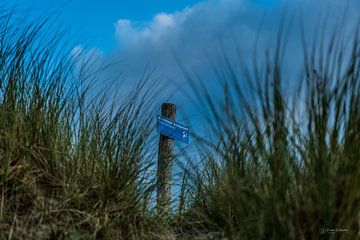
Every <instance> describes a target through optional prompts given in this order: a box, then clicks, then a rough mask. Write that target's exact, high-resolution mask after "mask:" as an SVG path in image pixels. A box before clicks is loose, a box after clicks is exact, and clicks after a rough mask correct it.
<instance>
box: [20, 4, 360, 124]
mask: <svg viewBox="0 0 360 240" xmlns="http://www.w3.org/2000/svg"><path fill="white" fill-rule="evenodd" d="M25 2H26V3H29V6H31V8H33V9H35V11H38V12H41V11H45V10H47V9H49V8H50V9H56V8H58V7H59V6H62V4H63V3H64V1H60V0H37V1H33V2H32V0H27V1H25ZM59 12H60V14H59V21H61V22H63V25H64V26H66V27H70V28H71V29H72V31H80V35H83V36H85V37H88V38H86V39H87V40H86V41H81V40H79V41H77V42H75V46H74V48H73V49H72V54H74V55H77V54H79V53H82V52H84V51H87V52H88V53H90V54H85V55H84V57H85V58H86V57H88V56H89V55H91V56H92V59H93V61H94V65H93V67H94V66H95V67H99V66H104V65H107V64H111V63H114V62H116V63H118V64H116V65H114V66H112V67H110V68H108V69H106V70H105V71H104V72H103V73H101V76H100V77H99V78H100V79H101V81H102V83H104V82H106V81H109V79H112V76H116V75H117V74H118V73H120V72H122V73H123V75H122V77H120V78H118V79H116V80H115V81H117V83H121V84H122V87H121V88H120V89H116V91H119V92H126V91H128V90H129V88H131V86H133V85H134V84H136V82H137V81H138V80H139V78H140V77H141V75H142V73H143V71H144V70H145V69H148V70H149V69H150V70H153V69H155V72H154V75H153V78H154V79H156V80H157V81H159V82H160V83H162V84H165V85H166V86H167V87H168V90H169V91H168V92H166V93H165V92H164V95H163V96H161V97H163V98H164V99H165V98H167V97H168V95H167V94H168V93H169V92H172V91H176V90H178V89H181V91H176V94H175V95H174V96H172V98H171V101H173V102H175V103H176V104H178V105H179V106H181V107H183V108H184V111H183V112H187V114H188V115H195V116H196V114H197V113H196V111H195V110H194V109H193V108H192V107H191V106H192V101H191V100H189V98H188V97H187V96H186V91H187V89H188V87H187V83H186V81H185V80H184V76H183V73H182V72H181V70H180V68H179V64H178V63H177V61H176V59H177V60H178V61H180V62H181V63H182V64H183V65H184V66H185V67H186V68H187V69H188V70H190V71H192V72H196V73H198V74H199V75H200V76H201V77H202V78H203V79H205V82H206V84H207V85H208V86H209V88H212V90H211V91H212V94H214V96H215V95H216V94H217V91H216V90H217V87H216V84H215V80H214V76H213V75H212V72H213V71H212V70H213V67H211V64H210V63H209V60H211V61H213V62H215V64H221V61H219V59H220V58H221V54H222V53H223V52H226V54H227V55H228V56H229V58H230V59H231V61H232V62H233V63H234V65H236V63H237V60H238V59H236V56H235V55H237V53H238V52H237V50H239V51H240V52H241V55H242V58H243V59H245V61H247V60H250V59H251V58H252V56H253V50H254V48H255V42H256V41H255V40H256V39H260V40H259V42H258V43H257V44H258V45H257V46H258V48H259V49H260V51H261V49H265V48H267V47H271V46H273V44H272V42H273V41H274V40H275V39H276V36H277V34H278V30H279V26H280V25H281V24H284V25H285V26H287V27H289V29H290V30H289V31H287V32H286V34H287V36H286V38H287V42H288V48H289V51H288V52H289V54H288V56H287V61H286V63H285V64H287V67H288V68H289V73H290V72H291V73H295V72H296V71H297V69H296V67H297V66H298V65H299V64H297V63H299V61H301V52H302V51H301V44H300V31H299V25H300V24H299V23H300V21H302V22H303V24H304V26H305V29H306V33H308V36H309V39H311V36H312V34H313V33H314V32H316V31H319V29H321V28H322V27H323V23H324V21H323V20H324V19H325V18H326V17H327V18H326V19H327V23H328V25H329V26H336V23H337V22H338V20H339V17H340V16H343V13H344V12H346V17H347V18H348V21H349V22H350V23H351V24H355V22H356V20H357V17H358V14H359V12H360V1H359V0H316V1H315V0H203V1H199V0H103V1H88V0H87V1H86V0H71V1H68V2H66V4H65V5H64V6H63V7H62V8H61V9H60V10H59ZM330 28H331V27H330ZM257 37H258V38H257ZM80 39H81V38H80ZM89 39H90V40H89ZM235 53H236V54H235ZM235 68H236V66H235ZM289 84H290V83H289ZM193 119H196V117H194V118H193Z"/></svg>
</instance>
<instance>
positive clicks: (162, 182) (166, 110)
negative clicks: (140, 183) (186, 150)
mask: <svg viewBox="0 0 360 240" xmlns="http://www.w3.org/2000/svg"><path fill="white" fill-rule="evenodd" d="M161 115H162V116H163V117H166V118H168V119H171V120H173V121H175V120H176V105H175V104H172V103H163V104H162V106H161ZM173 158H174V140H173V139H171V138H169V137H167V136H164V135H160V140H159V150H158V168H157V183H156V186H157V195H156V200H157V210H158V213H168V212H169V208H170V200H171V180H172V177H171V170H172V165H173V164H172V163H173Z"/></svg>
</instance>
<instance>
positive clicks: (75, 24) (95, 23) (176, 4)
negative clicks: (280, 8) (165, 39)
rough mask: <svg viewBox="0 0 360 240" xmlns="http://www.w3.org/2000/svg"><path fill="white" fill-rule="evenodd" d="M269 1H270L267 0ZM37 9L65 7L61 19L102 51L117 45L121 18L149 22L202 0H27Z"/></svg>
mask: <svg viewBox="0 0 360 240" xmlns="http://www.w3.org/2000/svg"><path fill="white" fill-rule="evenodd" d="M267 1H268V0H267ZM24 2H25V4H24V5H25V6H26V5H28V6H31V7H32V8H33V9H36V10H37V11H38V12H42V11H46V10H48V9H56V8H59V7H60V6H63V7H62V8H61V10H59V12H60V21H61V22H63V23H64V25H65V26H66V27H71V28H72V30H74V31H78V30H80V31H81V33H82V34H84V35H86V36H89V37H91V38H93V43H94V44H96V45H97V47H98V48H100V49H101V50H103V51H110V50H111V49H113V48H114V47H116V39H115V35H114V30H115V29H114V24H115V23H116V22H117V20H119V19H131V20H132V21H136V22H138V23H141V22H147V21H150V20H151V19H152V18H153V17H154V16H155V15H156V14H157V13H161V12H167V13H172V12H175V11H180V10H182V9H184V8H186V7H191V6H192V5H194V4H196V3H198V2H199V0H163V1H162V0H103V1H93V0H91V1H86V0H70V1H63V0H37V1H35V0H34V1H32V0H25V1H24Z"/></svg>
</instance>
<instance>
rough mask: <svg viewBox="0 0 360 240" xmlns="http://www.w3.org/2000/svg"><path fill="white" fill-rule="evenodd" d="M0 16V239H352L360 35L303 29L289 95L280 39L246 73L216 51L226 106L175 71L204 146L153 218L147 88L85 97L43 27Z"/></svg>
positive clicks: (72, 65) (359, 178)
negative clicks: (198, 110)
mask: <svg viewBox="0 0 360 240" xmlns="http://www.w3.org/2000/svg"><path fill="white" fill-rule="evenodd" d="M0 10H1V11H0V12H1V13H0V14H1V15H0V192H1V193H0V196H1V197H0V239H358V238H360V148H359V144H360V45H359V43H360V41H359V37H360V34H359V32H358V31H354V32H353V33H352V34H351V38H347V39H344V38H343V37H342V36H344V34H342V31H345V29H346V28H345V27H344V25H340V26H339V28H337V29H335V30H333V33H334V34H333V35H332V38H331V39H330V40H329V39H327V41H324V40H323V41H322V40H321V39H322V38H321V36H320V37H319V38H317V39H315V40H314V41H307V40H306V31H305V30H304V31H303V32H302V34H301V36H302V38H303V39H302V41H301V42H302V43H303V45H302V46H299V47H302V49H303V53H304V59H303V61H302V64H303V65H302V72H301V74H300V75H299V78H298V79H296V84H294V86H295V85H296V88H294V89H291V90H290V89H289V87H285V86H286V82H285V81H286V79H285V77H284V73H285V72H286V68H285V66H284V64H283V63H284V57H283V56H284V52H285V51H286V40H285V37H284V35H286V34H284V31H283V30H280V31H279V34H278V38H277V42H276V44H274V46H271V47H270V48H269V49H267V50H266V51H265V52H264V54H263V55H261V54H260V56H263V57H262V58H261V59H258V58H256V56H259V55H254V61H253V62H252V64H242V72H243V74H242V75H239V74H238V73H237V71H235V70H234V64H237V63H233V62H231V59H230V58H227V57H226V55H224V58H223V59H221V61H223V62H224V63H225V64H224V65H221V66H223V67H224V69H214V70H215V72H218V73H219V74H218V75H217V78H218V80H219V82H220V83H221V84H222V85H223V91H224V99H222V100H219V99H213V98H211V97H210V95H209V91H208V90H207V89H206V88H205V87H204V85H203V84H202V80H201V78H200V79H199V78H198V77H197V76H196V75H195V74H192V73H191V72H188V71H186V66H183V72H184V76H186V78H187V80H188V83H189V84H190V85H191V86H192V90H193V92H194V95H195V96H197V97H198V98H197V101H198V102H199V103H200V105H202V106H205V105H206V106H207V108H208V109H210V111H209V112H208V113H207V114H208V115H207V116H205V117H206V119H207V121H206V123H204V124H208V126H209V127H210V128H211V129H213V139H212V141H207V140H206V139H203V138H200V137H198V138H196V139H197V141H196V143H195V144H197V146H198V149H199V151H198V155H199V158H201V161H200V163H197V164H193V163H192V159H191V158H189V157H187V156H182V157H181V159H183V160H184V159H186V161H188V162H187V163H184V164H183V166H187V167H184V168H183V178H182V180H181V181H180V182H179V183H177V184H179V185H181V188H180V191H179V193H180V194H179V195H178V196H174V197H176V198H178V199H176V200H174V202H177V204H176V205H175V209H173V211H171V212H170V213H168V214H157V213H156V209H155V207H154V206H155V204H154V199H155V198H154V194H155V192H156V188H155V185H156V184H155V183H156V179H155V174H154V163H156V154H153V152H154V150H153V149H152V148H153V147H154V145H153V144H151V142H153V141H154V140H153V139H152V138H151V136H152V135H151V133H152V132H153V131H154V117H153V113H154V112H156V110H157V107H158V106H157V105H156V94H153V93H152V92H153V91H151V89H148V88H147V86H148V84H145V83H146V82H147V81H149V80H148V78H147V77H144V80H143V81H140V83H139V84H138V85H137V86H136V87H135V88H134V89H133V91H131V92H130V93H129V94H128V96H126V97H124V98H122V99H121V100H120V101H114V102H111V103H109V101H108V100H107V98H106V93H104V95H103V96H101V95H100V96H96V97H95V96H92V97H91V95H89V94H88V93H89V89H90V88H91V85H87V83H88V82H89V81H88V76H86V75H87V74H84V73H83V72H81V71H79V69H78V68H77V66H76V61H75V60H76V59H74V58H73V57H71V54H70V52H67V53H64V52H63V49H64V48H63V45H62V43H63V41H62V35H63V32H61V31H60V30H59V31H55V32H51V31H49V30H48V29H49V28H48V25H49V18H44V19H37V20H36V22H30V23H28V24H25V25H24V24H23V23H24V20H23V19H22V15H21V13H17V12H16V11H12V10H7V9H5V8H2V9H0ZM20 23H21V24H20ZM239 64H240V62H239ZM180 67H181V66H180ZM85 69H86V68H85ZM294 81H295V80H294ZM244 86H246V87H244ZM229 89H230V90H229ZM244 89H247V91H246V92H245V91H244ZM249 89H250V93H249ZM289 93H291V94H289ZM293 93H294V94H293ZM90 97H91V98H90ZM239 113H241V114H239ZM139 126H140V127H139ZM195 137H196V136H195ZM193 166H196V167H193Z"/></svg>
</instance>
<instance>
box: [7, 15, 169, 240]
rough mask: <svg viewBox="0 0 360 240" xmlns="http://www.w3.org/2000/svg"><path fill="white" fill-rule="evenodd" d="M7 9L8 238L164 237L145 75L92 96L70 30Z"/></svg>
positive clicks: (151, 102) (148, 91) (152, 102)
mask: <svg viewBox="0 0 360 240" xmlns="http://www.w3.org/2000/svg"><path fill="white" fill-rule="evenodd" d="M0 10H1V12H2V13H1V14H2V15H1V17H0V23H1V24H0V162H1V165H0V192H1V193H0V196H1V197H0V238H1V239H64V238H66V239H139V238H144V236H146V238H156V239H158V238H159V236H160V234H161V232H162V231H163V229H162V227H161V225H158V223H159V221H160V219H156V221H154V218H155V216H152V215H151V214H150V210H151V205H150V206H149V204H150V199H151V194H152V192H153V176H152V175H150V174H149V171H147V170H148V169H149V167H151V166H152V160H153V159H154V158H153V156H152V155H151V152H149V137H150V133H151V131H152V129H153V126H152V124H151V120H152V119H151V118H150V117H149V115H148V114H149V113H150V112H151V111H152V109H153V107H154V95H151V94H150V92H151V89H145V88H144V83H145V80H144V81H141V83H139V84H138V86H137V87H136V88H135V89H134V91H132V92H131V93H130V94H129V96H128V97H126V98H124V99H122V100H121V101H120V102H113V103H112V104H111V103H109V101H107V100H106V94H107V93H105V94H103V96H99V97H97V98H94V99H92V100H91V101H88V100H86V97H87V93H88V87H87V85H86V84H87V82H88V80H87V79H83V78H82V76H81V74H76V73H77V72H78V71H76V69H75V67H76V65H75V64H76V61H75V60H76V59H73V58H72V57H71V54H70V52H63V51H64V49H65V48H63V46H62V43H63V41H62V34H63V32H60V31H58V32H56V31H55V32H54V31H49V29H50V26H49V22H48V21H49V18H44V20H43V21H41V20H39V21H37V22H35V23H34V22H32V23H30V24H27V25H23V23H27V21H22V19H21V17H22V15H21V14H18V13H16V11H12V10H6V9H0ZM2 10H3V11H2ZM4 12H5V13H4ZM51 36H52V37H51ZM84 86H85V87H84ZM153 233H154V234H155V233H156V234H157V237H155V235H151V234H153Z"/></svg>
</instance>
